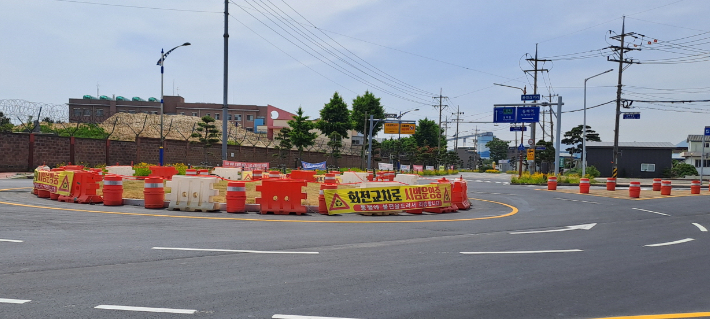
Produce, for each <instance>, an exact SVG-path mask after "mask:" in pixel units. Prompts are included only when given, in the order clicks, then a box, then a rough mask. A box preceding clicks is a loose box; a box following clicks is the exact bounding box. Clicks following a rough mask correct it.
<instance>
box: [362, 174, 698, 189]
mask: <svg viewBox="0 0 710 319" xmlns="http://www.w3.org/2000/svg"><path fill="white" fill-rule="evenodd" d="M367 180H368V181H370V182H372V180H374V176H373V175H372V172H371V171H368V172H367ZM708 190H710V188H709V189H708Z"/></svg>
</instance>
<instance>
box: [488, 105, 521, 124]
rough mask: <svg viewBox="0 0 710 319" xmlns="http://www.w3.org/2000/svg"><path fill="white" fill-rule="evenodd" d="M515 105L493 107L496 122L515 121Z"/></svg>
mask: <svg viewBox="0 0 710 319" xmlns="http://www.w3.org/2000/svg"><path fill="white" fill-rule="evenodd" d="M515 113H516V112H515V107H513V106H504V107H495V108H493V122H494V123H515Z"/></svg>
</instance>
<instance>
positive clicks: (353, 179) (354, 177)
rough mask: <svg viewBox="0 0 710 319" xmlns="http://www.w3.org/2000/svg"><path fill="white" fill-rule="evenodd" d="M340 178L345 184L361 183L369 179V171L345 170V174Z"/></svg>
mask: <svg viewBox="0 0 710 319" xmlns="http://www.w3.org/2000/svg"><path fill="white" fill-rule="evenodd" d="M340 180H341V181H342V182H343V184H355V183H361V182H364V181H366V180H367V172H351V171H347V172H343V175H341V176H340Z"/></svg>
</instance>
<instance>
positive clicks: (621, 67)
mask: <svg viewBox="0 0 710 319" xmlns="http://www.w3.org/2000/svg"><path fill="white" fill-rule="evenodd" d="M625 26H626V16H624V17H623V20H622V22H621V34H620V35H615V36H613V37H610V39H612V40H617V41H619V42H620V45H619V46H613V45H612V46H610V48H611V49H612V50H614V51H615V52H616V53H618V54H619V59H612V58H610V57H607V58H606V59H607V61H612V62H619V84H618V86H617V89H616V122H615V123H614V151H613V155H612V156H613V158H614V165H613V166H612V170H611V177H612V178H616V177H617V175H618V173H619V117H620V116H621V103H622V101H621V75H622V73H623V72H624V69H625V68H627V67H629V66H630V65H631V64H633V63H636V64H638V63H639V62H638V61H634V60H633V59H624V53H625V52H627V51H631V50H639V51H640V50H641V49H634V48H627V47H625V46H624V40H625V38H626V37H629V36H630V37H633V38H637V37H638V36H642V37H643V35H642V34H637V33H635V32H629V33H625V32H626V31H625ZM609 32H611V31H609ZM624 64H628V65H627V66H626V67H625V66H624ZM630 106H631V104H629V105H625V106H624V108H628V107H630Z"/></svg>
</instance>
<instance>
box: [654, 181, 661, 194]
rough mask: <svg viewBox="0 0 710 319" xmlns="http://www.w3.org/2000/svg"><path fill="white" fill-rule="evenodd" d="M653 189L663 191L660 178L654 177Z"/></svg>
mask: <svg viewBox="0 0 710 319" xmlns="http://www.w3.org/2000/svg"><path fill="white" fill-rule="evenodd" d="M653 191H654V192H659V191H661V179H660V178H654V179H653Z"/></svg>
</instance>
